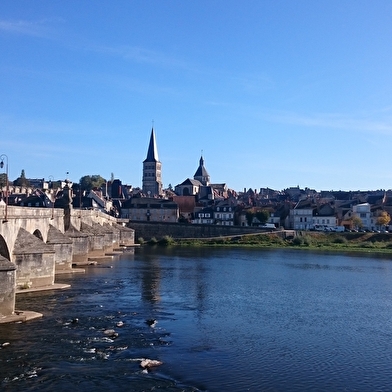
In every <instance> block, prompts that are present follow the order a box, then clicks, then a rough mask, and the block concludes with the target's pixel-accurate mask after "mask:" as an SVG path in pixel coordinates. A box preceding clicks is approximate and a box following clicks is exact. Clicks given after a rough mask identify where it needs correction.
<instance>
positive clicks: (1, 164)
mask: <svg viewBox="0 0 392 392" xmlns="http://www.w3.org/2000/svg"><path fill="white" fill-rule="evenodd" d="M4 159H5V162H6V163H5V175H6V177H7V178H6V194H5V216H4V220H3V223H6V222H8V193H9V181H8V157H7V155H5V154H2V155H0V168H1V169H2V168H3V167H4Z"/></svg>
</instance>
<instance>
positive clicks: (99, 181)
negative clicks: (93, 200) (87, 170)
mask: <svg viewBox="0 0 392 392" xmlns="http://www.w3.org/2000/svg"><path fill="white" fill-rule="evenodd" d="M105 182H106V180H105V179H104V178H103V177H101V176H100V175H98V174H94V175H91V176H83V177H82V178H81V179H80V180H79V184H80V187H81V189H82V191H87V192H90V191H91V190H92V189H93V188H100V187H101V186H102V185H103V184H105Z"/></svg>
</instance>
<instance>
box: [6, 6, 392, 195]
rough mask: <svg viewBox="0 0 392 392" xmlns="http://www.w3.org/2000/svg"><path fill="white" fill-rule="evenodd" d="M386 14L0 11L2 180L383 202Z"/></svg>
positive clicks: (389, 37) (390, 76)
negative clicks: (373, 193)
mask: <svg viewBox="0 0 392 392" xmlns="http://www.w3.org/2000/svg"><path fill="white" fill-rule="evenodd" d="M391 42H392V1H390V0H385V1H383V0H369V1H363V0H346V1H345V0H317V1H315V0H284V1H280V0H244V1H239V0H235V1H233V0H197V1H191V0H159V1H158V0H132V1H131V0H127V1H125V0H115V1H109V0H105V1H102V0H94V1H92V0H89V1H87V0H77V1H76V0H75V1H73V0H67V1H60V0H36V1H31V0H28V1H27V0H17V1H15V0H2V1H1V2H0V71H1V73H0V154H6V155H7V156H8V163H9V177H10V179H11V180H14V179H16V178H17V177H18V176H19V175H20V173H21V170H22V169H24V170H25V173H26V177H28V178H46V179H49V177H50V176H53V177H54V178H55V179H64V178H65V177H66V173H67V172H69V178H70V179H71V180H72V181H74V182H78V181H79V179H80V178H81V177H82V176H84V175H92V174H99V175H101V176H102V177H104V178H107V179H110V177H111V174H112V173H113V174H114V177H115V178H119V179H120V180H122V182H123V183H126V184H130V185H133V186H134V187H137V186H141V185H142V180H141V179H142V162H143V160H144V159H145V158H146V155H147V148H148V143H149V137H150V132H151V127H152V122H153V121H154V129H155V132H156V138H157V145H158V153H159V158H160V161H161V162H162V178H163V185H164V187H167V186H168V185H169V184H171V185H173V186H175V185H177V184H179V183H181V182H183V181H184V180H185V179H186V178H188V177H190V178H193V175H194V173H195V171H196V169H197V167H198V164H199V159H200V155H201V153H203V157H204V160H205V166H206V168H207V170H208V172H209V174H210V176H211V181H212V182H213V183H226V184H227V185H228V187H229V188H232V189H235V190H237V191H241V190H243V189H244V188H256V189H258V188H260V187H270V188H273V189H277V190H281V189H284V188H287V187H291V186H297V185H299V186H300V187H301V188H305V187H309V188H313V189H316V190H332V189H333V190H340V189H341V190H359V189H360V190H371V189H373V190H375V189H390V188H392V170H391V147H392V49H391Z"/></svg>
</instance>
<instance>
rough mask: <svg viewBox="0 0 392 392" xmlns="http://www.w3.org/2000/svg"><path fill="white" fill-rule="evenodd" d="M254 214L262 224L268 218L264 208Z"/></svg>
mask: <svg viewBox="0 0 392 392" xmlns="http://www.w3.org/2000/svg"><path fill="white" fill-rule="evenodd" d="M255 215H256V218H257V219H258V220H259V221H260V223H261V224H262V225H264V224H265V223H266V222H267V220H268V218H269V213H268V211H265V210H261V211H257V212H256V214H255Z"/></svg>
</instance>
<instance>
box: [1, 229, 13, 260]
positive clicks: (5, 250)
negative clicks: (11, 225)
mask: <svg viewBox="0 0 392 392" xmlns="http://www.w3.org/2000/svg"><path fill="white" fill-rule="evenodd" d="M0 255H1V256H3V257H5V258H6V259H7V260H10V261H11V258H10V252H9V249H8V246H7V242H6V241H5V239H4V237H3V236H2V235H0Z"/></svg>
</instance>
